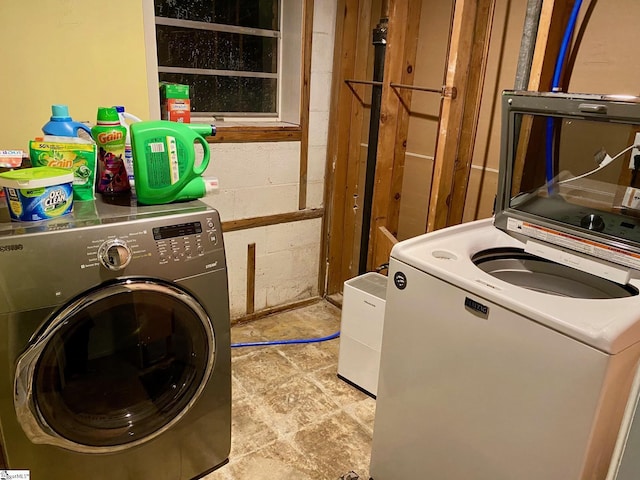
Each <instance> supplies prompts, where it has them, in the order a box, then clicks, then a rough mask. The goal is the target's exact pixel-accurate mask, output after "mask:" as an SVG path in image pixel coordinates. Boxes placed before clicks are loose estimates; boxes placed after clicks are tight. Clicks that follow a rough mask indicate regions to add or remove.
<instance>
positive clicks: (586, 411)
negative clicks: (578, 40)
mask: <svg viewBox="0 0 640 480" xmlns="http://www.w3.org/2000/svg"><path fill="white" fill-rule="evenodd" d="M638 132H640V99H637V98H621V97H607V96H599V95H575V94H555V93H546V94H545V93H537V92H505V93H504V94H503V135H502V148H501V164H500V184H499V187H498V194H497V199H496V214H495V217H494V218H492V219H485V220H479V221H476V222H470V223H466V224H462V225H457V226H452V227H449V228H445V229H442V230H438V231H435V232H430V233H427V234H425V235H422V236H419V237H416V238H412V239H408V240H405V241H403V242H400V243H398V244H397V245H395V246H394V248H393V250H392V252H391V259H390V263H389V282H388V287H387V293H386V309H385V320H384V331H383V338H382V348H381V359H380V373H379V379H378V397H377V404H376V416H375V422H374V432H373V446H372V455H371V469H370V474H371V477H372V478H373V479H374V480H408V479H412V478H417V477H419V478H434V479H447V480H458V479H465V480H513V479H517V480H540V479H545V480H604V479H605V477H606V475H607V471H608V470H609V465H610V462H611V459H612V453H613V451H614V447H615V444H616V438H617V437H618V432H619V429H620V426H621V424H622V419H623V413H624V410H625V406H626V404H627V398H628V396H629V392H630V391H631V385H632V380H633V377H634V374H635V372H636V369H637V365H638V360H639V358H640V295H639V294H638V292H639V290H640V204H638V201H637V199H634V198H635V197H634V196H635V195H636V194H635V191H636V189H637V188H638V185H637V183H636V181H637V180H639V179H637V178H636V175H635V174H634V170H638V169H640V165H637V168H634V165H636V161H635V159H633V158H631V154H632V151H634V147H635V148H636V150H635V151H637V152H640V145H636V144H637V142H638V141H637V140H636V135H638ZM639 138H640V137H639ZM638 155H640V153H638ZM598 162H599V163H598ZM636 454H637V452H636ZM636 474H638V472H636ZM636 477H637V475H636Z"/></svg>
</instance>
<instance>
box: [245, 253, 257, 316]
mask: <svg viewBox="0 0 640 480" xmlns="http://www.w3.org/2000/svg"><path fill="white" fill-rule="evenodd" d="M255 297H256V244H255V243H250V244H249V245H248V246H247V314H250V313H253V312H254V311H255Z"/></svg>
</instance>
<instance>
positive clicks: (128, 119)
mask: <svg viewBox="0 0 640 480" xmlns="http://www.w3.org/2000/svg"><path fill="white" fill-rule="evenodd" d="M114 108H115V109H116V110H117V112H118V117H119V118H120V125H122V126H123V127H125V128H126V129H127V136H126V139H125V143H124V168H125V170H126V171H127V177H128V178H129V185H130V186H131V193H132V194H133V193H135V181H134V180H135V179H134V175H133V149H132V148H131V133H130V131H129V130H130V129H129V125H130V124H131V123H134V122H141V121H142V120H141V119H140V118H138V117H136V116H135V115H133V114H131V113H129V112H127V111H125V109H124V107H123V106H120V105H118V106H116V107H114Z"/></svg>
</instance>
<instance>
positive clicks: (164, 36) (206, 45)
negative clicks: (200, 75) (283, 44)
mask: <svg viewBox="0 0 640 480" xmlns="http://www.w3.org/2000/svg"><path fill="white" fill-rule="evenodd" d="M156 43H157V45H158V65H160V66H163V67H184V68H205V69H212V70H235V71H244V72H264V73H275V72H276V71H277V58H278V55H277V52H278V40H277V39H276V38H274V37H260V36H255V35H239V34H236V33H223V32H212V31H209V30H195V29H190V28H180V27H170V26H166V25H157V26H156Z"/></svg>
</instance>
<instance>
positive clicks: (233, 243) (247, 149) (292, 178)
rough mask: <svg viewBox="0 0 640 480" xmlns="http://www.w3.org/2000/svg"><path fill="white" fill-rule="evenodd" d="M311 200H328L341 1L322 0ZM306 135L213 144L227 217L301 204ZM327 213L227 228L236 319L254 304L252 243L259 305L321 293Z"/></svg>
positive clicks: (318, 5) (314, 73)
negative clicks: (284, 139)
mask: <svg viewBox="0 0 640 480" xmlns="http://www.w3.org/2000/svg"><path fill="white" fill-rule="evenodd" d="M314 4H315V5H314V22H313V40H312V42H313V48H312V61H311V99H310V112H309V154H308V159H307V208H320V207H323V206H324V204H325V202H324V199H323V192H324V178H325V164H326V151H327V132H328V119H329V104H330V95H331V77H332V69H333V43H334V42H333V39H334V29H335V18H336V17H335V16H336V1H335V0H331V1H321V2H320V1H316V2H314ZM299 173H300V142H256V143H225V144H212V145H211V161H210V164H209V167H208V169H207V171H206V172H205V175H206V176H215V177H218V179H219V182H220V188H219V190H218V191H217V192H215V193H212V194H210V195H208V196H207V197H206V198H205V199H204V200H205V201H206V202H207V203H209V204H210V205H212V206H213V207H214V208H216V209H218V211H219V212H220V217H221V219H222V221H223V222H225V221H231V220H239V219H244V218H254V217H262V216H266V215H273V214H282V213H290V212H295V211H297V210H298V192H299ZM321 237H322V219H320V218H316V219H310V220H302V221H297V222H289V223H282V224H277V225H270V226H266V227H257V228H251V229H246V230H238V231H232V232H228V233H225V234H224V241H225V247H226V252H227V264H228V270H229V297H230V303H231V317H232V319H235V318H239V317H242V316H243V315H245V314H246V313H247V312H246V304H247V249H248V245H249V244H252V243H255V245H256V281H255V296H254V308H255V311H260V310H263V309H266V308H270V307H276V306H279V305H284V304H287V303H291V302H294V301H298V300H304V299H307V298H311V297H314V296H317V295H318V278H319V273H320V270H319V269H320V245H321Z"/></svg>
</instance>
